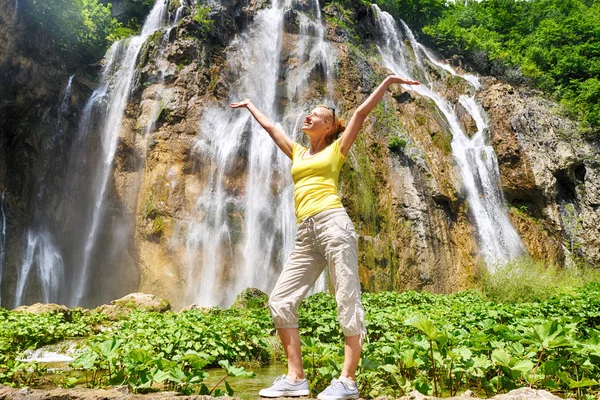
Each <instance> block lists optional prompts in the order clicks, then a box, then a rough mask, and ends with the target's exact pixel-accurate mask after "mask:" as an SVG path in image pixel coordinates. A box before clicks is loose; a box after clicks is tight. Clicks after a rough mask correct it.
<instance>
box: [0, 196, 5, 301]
mask: <svg viewBox="0 0 600 400" xmlns="http://www.w3.org/2000/svg"><path fill="white" fill-rule="evenodd" d="M5 198H6V190H3V191H2V196H1V197H0V217H2V219H1V220H0V222H2V225H1V227H0V228H1V229H0V235H1V236H0V304H2V272H3V270H4V258H5V254H6V212H5V211H4V199H5Z"/></svg>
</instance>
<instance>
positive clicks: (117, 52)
mask: <svg viewBox="0 0 600 400" xmlns="http://www.w3.org/2000/svg"><path fill="white" fill-rule="evenodd" d="M168 24H169V18H168V1H166V0H164V1H163V0H158V1H156V3H155V4H154V7H153V8H152V10H151V11H150V14H149V15H148V17H147V18H146V21H145V23H144V26H143V27H142V32H141V34H140V35H138V36H134V37H130V38H127V39H124V40H121V41H119V42H117V43H114V44H113V45H112V47H111V49H110V50H109V51H108V53H107V55H106V57H105V60H106V61H105V65H104V69H103V73H102V84H101V86H100V87H99V88H98V89H97V90H96V91H95V92H94V93H93V94H92V96H91V98H90V100H89V102H88V104H87V105H86V108H85V110H84V116H83V118H82V120H81V122H80V124H81V128H80V136H81V137H89V136H91V133H92V132H94V130H95V127H96V126H98V127H99V128H100V129H99V136H100V138H101V144H100V161H99V165H98V166H97V168H96V169H95V171H96V173H95V174H94V176H93V177H92V185H91V188H92V192H91V202H92V209H91V210H89V211H88V212H87V216H85V217H84V220H83V224H82V225H83V227H84V232H82V233H83V238H84V243H83V251H82V254H80V257H79V258H80V259H79V260H77V261H76V265H78V269H77V270H75V271H74V274H73V277H72V280H73V283H72V286H73V291H72V293H71V298H70V301H69V303H70V304H73V305H80V304H81V303H82V300H83V298H84V296H85V295H86V292H87V290H88V285H89V275H90V269H91V266H92V263H93V261H94V260H93V258H94V257H95V256H96V254H95V252H96V251H97V250H98V249H97V241H98V236H99V234H100V233H101V229H102V227H103V224H104V222H105V221H104V219H105V212H106V197H107V191H108V190H109V185H110V183H111V179H110V178H111V176H112V175H113V172H114V169H113V167H114V165H113V164H114V159H115V154H116V150H117V146H118V143H119V134H120V132H121V123H122V122H123V118H124V114H125V107H126V106H127V104H128V101H129V98H130V95H131V92H132V90H133V89H134V78H135V75H136V65H137V60H138V55H139V53H140V50H141V49H142V47H143V45H144V43H145V42H146V40H147V39H148V38H149V37H150V35H152V34H153V33H154V32H156V31H158V30H160V29H163V28H165V27H167V25H168ZM98 113H99V114H103V115H102V117H101V120H100V121H97V122H96V123H94V121H93V119H94V115H95V114H98ZM122 223H123V224H126V222H124V221H122ZM122 230H123V231H125V230H126V228H122Z"/></svg>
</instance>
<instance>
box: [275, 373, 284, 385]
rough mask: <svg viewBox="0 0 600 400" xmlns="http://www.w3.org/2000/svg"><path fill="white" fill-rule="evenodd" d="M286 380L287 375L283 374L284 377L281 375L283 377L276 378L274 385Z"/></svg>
mask: <svg viewBox="0 0 600 400" xmlns="http://www.w3.org/2000/svg"><path fill="white" fill-rule="evenodd" d="M284 379H285V374H283V375H281V376H278V377H277V378H275V382H273V383H276V382H279V381H282V380H284Z"/></svg>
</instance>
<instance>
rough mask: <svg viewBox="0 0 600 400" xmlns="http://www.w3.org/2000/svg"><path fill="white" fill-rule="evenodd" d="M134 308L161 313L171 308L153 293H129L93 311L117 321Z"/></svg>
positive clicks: (125, 316)
mask: <svg viewBox="0 0 600 400" xmlns="http://www.w3.org/2000/svg"><path fill="white" fill-rule="evenodd" d="M134 310H140V311H148V312H160V313H162V312H166V311H169V310H171V304H170V303H169V302H168V301H167V300H165V299H161V298H158V297H156V296H155V295H153V294H147V293H131V294H128V295H127V296H125V297H123V298H120V299H118V300H113V301H111V302H110V304H104V305H101V306H99V307H97V308H96V309H94V312H96V313H102V314H106V315H107V317H108V319H109V320H112V321H117V320H120V319H124V318H128V317H129V314H130V313H131V312H132V311H134Z"/></svg>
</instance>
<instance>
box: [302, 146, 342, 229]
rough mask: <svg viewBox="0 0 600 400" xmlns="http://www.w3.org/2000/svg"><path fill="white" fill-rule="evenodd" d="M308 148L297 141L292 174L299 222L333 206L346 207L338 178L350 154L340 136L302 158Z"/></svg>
mask: <svg viewBox="0 0 600 400" xmlns="http://www.w3.org/2000/svg"><path fill="white" fill-rule="evenodd" d="M305 152H306V149H305V148H304V147H302V146H301V145H299V144H298V143H294V147H293V149H292V178H293V179H294V205H295V207H296V221H297V223H298V224H300V222H302V221H303V220H304V219H305V218H308V217H310V216H313V215H315V214H318V213H320V212H321V211H325V210H330V209H333V208H343V207H344V206H343V205H342V200H341V199H340V195H339V194H338V178H339V176H340V170H341V169H342V165H343V164H344V161H345V160H346V157H345V156H344V155H343V154H342V152H341V151H340V141H339V139H338V140H336V141H335V142H333V143H332V144H330V145H329V146H328V147H326V148H325V149H323V150H321V151H320V152H319V153H317V154H315V155H314V156H312V157H310V158H307V159H302V155H303V154H304V153H305Z"/></svg>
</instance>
